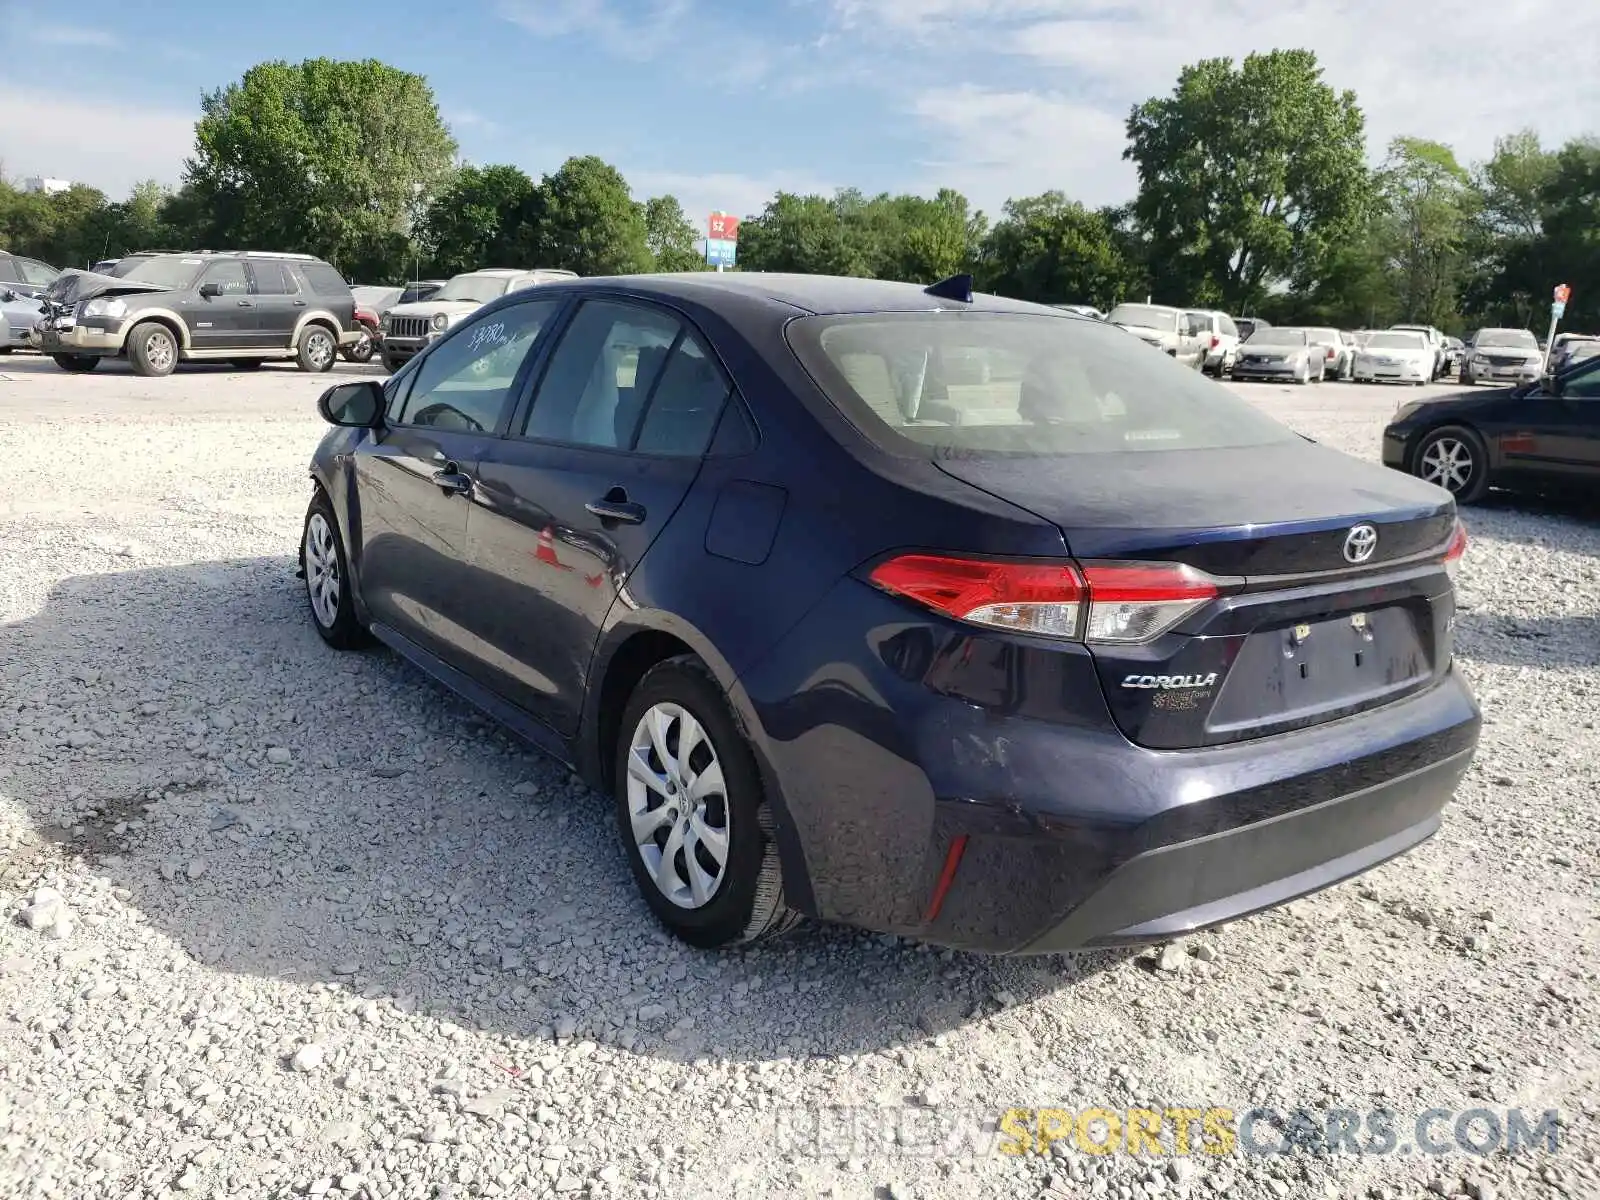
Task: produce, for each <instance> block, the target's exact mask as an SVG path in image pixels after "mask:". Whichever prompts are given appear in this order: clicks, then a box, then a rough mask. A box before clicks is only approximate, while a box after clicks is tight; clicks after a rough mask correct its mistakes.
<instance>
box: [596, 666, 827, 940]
mask: <svg viewBox="0 0 1600 1200" xmlns="http://www.w3.org/2000/svg"><path fill="white" fill-rule="evenodd" d="M686 722H692V725H690V724H686ZM696 730H697V731H698V736H697V735H696ZM685 735H687V736H688V738H689V741H690V747H689V753H688V755H687V757H686V759H680V757H679V756H680V755H681V754H682V749H683V744H684V741H683V739H684V736H685ZM613 761H614V776H613V780H612V791H613V794H614V799H615V807H616V814H617V831H618V835H619V836H620V837H621V839H622V844H623V849H624V852H625V853H626V854H627V857H628V866H629V868H630V869H631V870H632V871H633V877H634V882H635V883H637V884H638V887H639V892H640V894H641V895H642V896H643V897H644V900H645V903H646V904H648V905H649V906H650V909H651V911H652V912H654V913H655V915H656V917H657V919H658V920H660V922H661V923H662V924H663V925H664V926H666V928H667V929H668V930H670V931H671V932H672V933H673V934H675V935H676V936H677V937H679V938H681V939H682V940H683V941H685V942H687V943H689V944H690V945H691V946H697V947H699V948H701V949H704V950H713V949H718V948H720V947H723V946H733V945H738V944H741V943H746V942H754V941H757V940H760V939H762V938H767V937H771V936H774V935H776V934H779V933H783V932H784V931H786V930H787V929H789V928H790V927H791V926H793V925H794V924H795V923H796V922H797V921H798V920H799V919H800V918H799V914H798V913H796V912H795V911H794V910H793V909H791V908H789V906H788V905H787V904H786V903H785V902H784V893H783V871H782V867H781V865H780V863H779V861H778V846H777V843H776V842H775V841H774V840H773V830H772V815H771V809H770V807H769V806H768V804H767V800H766V795H765V790H764V789H763V787H762V783H761V772H760V770H759V769H758V768H757V766H756V759H755V754H754V752H753V751H752V750H751V748H750V744H749V742H747V741H746V740H745V737H744V735H743V734H742V733H741V732H740V731H739V727H738V725H737V723H736V722H735V720H734V718H733V713H732V711H731V709H730V708H729V706H728V701H727V699H726V698H725V697H724V695H723V692H722V688H721V687H720V686H718V684H717V681H716V680H715V679H714V678H713V677H712V675H711V673H710V671H708V670H707V669H706V666H705V664H704V663H702V662H701V661H700V660H699V659H698V658H694V657H692V656H684V657H680V658H672V659H668V660H667V661H665V662H662V663H659V664H657V665H656V666H655V667H652V668H651V669H650V670H649V671H648V672H647V673H646V674H645V676H644V678H643V679H641V680H640V681H639V685H638V687H636V688H635V689H634V691H633V695H632V696H631V697H630V698H629V699H628V704H627V707H626V708H625V709H624V711H623V714H622V722H621V724H620V726H619V727H618V733H617V744H616V747H615V755H614V760H613ZM713 772H714V774H713ZM647 780H649V782H647ZM697 787H704V788H705V790H704V791H703V792H701V793H700V794H698V795H696V794H695V789H696V788H697ZM685 796H687V797H690V800H689V802H688V803H685V804H679V803H678V800H679V799H680V798H682V797H685ZM668 813H672V814H675V815H674V816H670V817H669V816H668V815H667V814H668ZM636 831H637V832H636ZM718 841H720V842H721V845H722V858H721V864H720V868H718V869H717V871H716V873H713V870H712V868H714V867H717V854H716V848H717V843H718ZM669 848H670V849H671V850H672V853H671V855H670V856H664V855H663V853H662V852H663V850H665V849H669ZM702 851H704V854H703V855H702V853H701V852H702ZM691 855H692V856H693V857H690V856H691ZM652 856H653V859H654V861H651V857H652ZM680 861H681V862H682V864H683V865H682V866H679V865H678V864H679V862H680ZM658 879H660V880H661V882H657V880H658ZM669 892H670V894H669Z"/></svg>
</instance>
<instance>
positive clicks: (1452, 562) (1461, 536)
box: [1444, 517, 1467, 579]
mask: <svg viewBox="0 0 1600 1200" xmlns="http://www.w3.org/2000/svg"><path fill="white" fill-rule="evenodd" d="M1466 552H1467V527H1466V526H1465V525H1463V524H1462V523H1461V518H1460V517H1457V518H1456V527H1455V529H1454V530H1453V531H1451V534H1450V544H1449V545H1448V546H1446V547H1445V548H1444V569H1445V574H1447V575H1449V576H1450V578H1451V579H1454V578H1455V577H1456V570H1457V569H1458V568H1459V567H1460V566H1461V556H1462V555H1464V554H1465V553H1466Z"/></svg>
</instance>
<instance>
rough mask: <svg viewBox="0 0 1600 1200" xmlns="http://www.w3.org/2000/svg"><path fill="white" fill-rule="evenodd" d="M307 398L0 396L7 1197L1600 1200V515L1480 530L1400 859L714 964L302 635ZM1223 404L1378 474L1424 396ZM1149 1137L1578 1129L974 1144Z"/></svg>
mask: <svg viewBox="0 0 1600 1200" xmlns="http://www.w3.org/2000/svg"><path fill="white" fill-rule="evenodd" d="M340 370H341V371H342V372H356V371H361V370H363V369H361V368H353V367H341V368H340ZM325 382H326V381H317V380H311V379H308V378H306V377H305V376H303V375H300V374H298V373H296V372H293V371H290V370H283V369H277V368H270V367H269V368H267V369H266V370H264V371H261V372H258V373H255V374H251V375H240V374H235V373H229V372H226V371H217V372H210V371H207V372H187V373H184V374H181V375H178V376H175V377H173V378H170V379H165V380H140V379H136V378H135V377H133V376H132V375H130V374H128V373H127V372H126V371H125V370H118V369H111V370H103V371H101V372H97V373H96V374H94V375H91V376H85V377H67V376H64V375H61V374H60V373H58V372H56V371H55V370H54V369H53V368H52V367H51V366H50V365H49V364H47V363H42V362H40V361H39V360H37V359H29V358H24V357H21V356H14V357H12V358H10V359H6V360H0V444H3V445H4V446H5V447H6V449H7V451H8V455H7V457H8V461H9V462H10V463H11V466H10V468H9V469H8V470H7V471H6V472H5V473H4V475H3V476H0V910H3V911H4V913H5V919H4V920H3V921H0V1195H5V1196H7V1197H17V1198H19V1200H20V1198H23V1197H36V1196H54V1197H129V1198H136V1197H146V1196H166V1195H171V1194H176V1193H180V1192H181V1193H186V1194H190V1195H194V1196H239V1197H252V1198H254V1197H277V1196H288V1195H301V1194H307V1193H309V1194H311V1195H314V1196H315V1195H323V1194H326V1195H329V1196H333V1197H339V1198H341V1200H342V1198H346V1197H357V1198H359V1197H380V1196H381V1197H388V1196H396V1197H413V1196H478V1195H486V1196H487V1195H495V1196H544V1195H574V1196H590V1197H601V1196H637V1195H643V1196H653V1197H663V1198H667V1197H671V1198H677V1197H697V1196H719V1197H725V1196H729V1195H736V1196H741V1197H743V1196H752V1197H754V1196H788V1195H794V1196H815V1195H835V1196H848V1197H890V1196H892V1197H896V1198H903V1197H906V1196H917V1197H919V1198H922V1197H927V1198H932V1197H952V1198H954V1197H987V1196H994V1197H1002V1196H1004V1197H1011V1196H1036V1195H1048V1196H1059V1197H1069V1196H1108V1197H1122V1198H1128V1197H1144V1196H1155V1195H1170V1196H1196V1197H1206V1196H1210V1195H1217V1196H1230V1197H1233V1196H1237V1197H1243V1198H1245V1200H1251V1198H1254V1197H1279V1196H1291V1197H1299V1196H1312V1197H1319V1196H1324V1195H1326V1196H1368V1195H1371V1196H1391V1197H1401V1196H1420V1195H1432V1194H1445V1195H1468V1196H1473V1197H1478V1198H1480V1200H1481V1198H1483V1197H1488V1196H1498V1197H1510V1196H1572V1197H1587V1196H1596V1195H1600V1165H1597V1164H1600V1140H1597V1137H1596V1133H1595V1129H1594V1120H1595V1117H1596V1115H1597V1109H1596V1104H1597V1100H1596V1097H1597V1092H1600V1089H1597V1087H1596V1079H1597V1070H1600V1022H1597V1020H1596V1013H1597V1005H1596V995H1597V990H1600V984H1597V971H1600V924H1597V916H1600V903H1597V897H1600V821H1597V820H1596V814H1597V809H1600V800H1597V795H1600V786H1597V785H1600V754H1597V751H1600V737H1597V734H1596V732H1595V709H1596V704H1597V701H1600V621H1597V615H1600V525H1597V523H1596V521H1595V520H1594V518H1593V515H1592V514H1587V513H1583V512H1573V511H1566V510H1563V509H1558V508H1552V507H1549V506H1529V505H1519V504H1512V503H1509V502H1504V501H1501V502H1496V503H1492V504H1490V505H1488V506H1486V507H1483V508H1478V509H1474V510H1471V512H1470V513H1469V514H1468V521H1469V527H1470V530H1471V534H1472V538H1473V542H1472V546H1471V549H1470V550H1469V552H1468V557H1467V560H1466V563H1465V565H1464V568H1463V571H1462V576H1461V590H1462V602H1463V613H1462V617H1461V620H1460V632H1459V643H1458V645H1459V655H1460V659H1461V663H1462V666H1463V668H1464V669H1465V670H1466V671H1467V673H1468V674H1469V675H1470V676H1471V678H1472V681H1473V683H1474V685H1475V686H1476V688H1477V691H1478V696H1479V698H1480V700H1481V702H1482V704H1483V707H1484V710H1485V715H1486V720H1487V725H1486V727H1485V729H1484V740H1483V746H1482V750H1481V752H1480V755H1479V758H1478V760H1477V764H1476V766H1475V767H1474V768H1473V770H1472V772H1471V774H1470V776H1469V777H1468V778H1467V780H1466V782H1465V783H1464V785H1463V786H1462V788H1461V790H1460V793H1459V795H1458V798H1457V802H1456V804H1455V805H1454V807H1453V808H1452V809H1451V810H1450V813H1449V817H1448V820H1447V822H1446V825H1445V827H1444V829H1443V831H1442V832H1441V833H1440V834H1439V835H1438V836H1437V837H1436V838H1434V839H1433V840H1432V841H1431V842H1430V843H1428V844H1427V845H1425V846H1424V847H1422V848H1420V849H1419V850H1418V851H1417V852H1415V853H1413V854H1412V855H1410V856H1408V857H1406V858H1404V859H1403V860H1401V861H1399V862H1396V863H1392V864H1390V865H1388V866H1385V867H1383V868H1381V869H1379V870H1377V871H1375V872H1373V873H1371V874H1370V875H1368V876H1366V877H1364V878H1363V879H1362V880H1360V881H1357V882H1354V883H1351V884H1347V885H1344V886H1341V887H1338V888H1335V889H1333V890H1331V891H1329V892H1326V893H1323V894H1321V895H1319V896H1316V897H1314V898H1311V899H1309V900H1306V901H1302V902H1300V903H1297V904H1295V905H1293V906H1291V907H1290V908H1288V909H1286V910H1280V911H1276V912H1273V913H1270V914H1267V915H1263V916H1259V917H1255V918H1252V919H1250V920H1246V921H1242V922H1240V923H1238V924H1236V925H1233V926H1231V927H1229V928H1227V929H1224V930H1222V931H1220V932H1216V933H1213V934H1208V935H1206V936H1204V937H1202V938H1199V939H1195V940H1194V941H1193V942H1191V943H1189V944H1187V945H1184V946H1180V947H1176V948H1170V949H1168V950H1166V951H1165V952H1163V953H1161V954H1159V955H1157V954H1145V955H1141V956H1139V957H1137V958H1122V959H1111V958H1107V957H1087V958H1077V959H1075V958H1066V957H1063V958H1047V959H1028V960H996V959H986V958H980V957H971V956H965V955H954V954H950V953H945V952H939V951H932V950H929V949H927V948H925V947H922V946H918V945H914V944H907V943H903V942H900V941H897V940H894V939H886V938H877V937H871V936H867V935H862V934H857V933H853V932H850V931H845V930H838V929H823V928H809V929H805V930H802V931H800V932H799V933H797V934H796V935H794V936H791V937H790V938H788V939H787V940H785V941H783V942H781V943H778V944H775V945H771V946H767V947H763V948H760V949H757V950H754V951H752V952H748V953H743V954H733V955H727V956H723V957H713V956H707V955H703V954H699V953H696V952H693V951H690V950H688V949H686V948H684V947H682V946H680V945H678V944H676V943H674V942H672V941H670V940H668V939H667V938H666V937H665V936H663V935H662V934H661V933H660V932H658V930H657V929H656V928H655V927H654V926H653V924H652V922H651V920H650V919H649V917H648V914H647V912H646V910H645V909H644V907H643V905H642V903H641V902H640V901H639V900H638V899H637V897H636V895H635V893H634V891H633V887H632V883H631V880H630V879H629V878H628V875H627V871H626V866H625V864H624V862H623V860H622V857H621V855H620V853H619V852H618V849H617V846H616V844H615V840H614V836H613V832H612V826H611V820H610V814H609V809H608V806H607V805H606V804H605V803H603V802H602V801H601V800H600V799H599V798H597V797H595V796H594V795H592V794H590V793H588V792H587V791H585V790H584V789H583V788H581V787H580V786H577V785H576V784H575V782H574V781H573V780H571V779H570V778H569V777H567V776H566V774H565V773H564V772H562V771H560V770H558V769H556V768H555V767H554V766H553V765H552V764H550V763H549V762H548V761H547V760H544V759H542V758H540V757H539V756H538V755H537V754H535V753H533V752H531V751H529V750H528V749H526V748H525V747H523V746H522V745H520V744H519V743H517V742H516V741H514V740H513V739H512V738H510V737H509V736H508V735H506V734H504V733H502V732H501V731H499V730H498V729H497V728H494V727H492V726H490V725H488V724H486V723H485V722H484V721H483V720H481V719H479V718H478V717H477V716H476V715H475V714H474V713H473V712H472V711H471V710H469V709H468V708H467V707H465V706H464V705H463V704H461V703H460V702H458V701H456V700H454V699H453V698H451V697H450V696H448V695H446V694H445V693H443V692H442V691H441V690H439V689H438V688H436V687H434V686H433V685H431V684H430V683H428V682H426V681H425V680H424V679H423V678H422V677H421V676H420V675H418V674H417V673H416V672H414V671H412V670H409V669H407V668H405V667H404V666H402V665H401V664H400V663H399V662H398V661H397V660H396V659H395V658H394V657H393V656H392V655H390V654H388V653H386V652H383V651H373V652H370V653H367V654H362V655H345V656H340V655H336V654H332V653H330V652H328V651H327V650H325V649H324V648H323V646H322V645H321V643H320V642H319V641H318V639H317V637H316V635H315V634H314V633H313V632H312V629H311V627H310V625H309V623H308V621H307V618H306V616H305V614H304V612H303V600H302V597H301V593H300V591H299V590H298V583H297V581H296V580H295V579H294V577H293V568H294V563H293V554H294V549H295V544H296V539H297V537H298V533H299V529H300V521H301V518H302V514H303V512H304V507H305V503H306V499H307V495H308V488H307V483H306V478H305V465H306V462H307V459H308V456H309V454H310V452H311V449H312V446H313V444H314V443H315V441H316V439H317V437H318V436H319V433H320V426H319V424H318V422H317V420H316V417H315V415H314V410H313V406H312V401H313V399H314V397H315V396H316V394H317V392H318V391H319V390H320V388H321V387H322V386H323V384H324V383H325ZM1241 390H1242V391H1243V394H1245V395H1247V396H1249V397H1250V398H1251V399H1252V400H1254V401H1256V402H1257V403H1259V404H1261V405H1262V406H1263V407H1264V408H1266V409H1268V410H1269V411H1272V412H1274V413H1276V414H1277V415H1279V416H1281V417H1282V418H1283V419H1285V420H1286V421H1288V422H1289V423H1290V424H1292V425H1294V426H1295V427H1296V428H1298V429H1300V430H1302V431H1304V432H1306V433H1309V434H1312V435H1314V436H1318V437H1320V438H1323V439H1325V440H1327V441H1329V442H1330V443H1332V444H1334V445H1337V446H1339V447H1340V448H1341V449H1344V450H1347V451H1349V452H1350V453H1353V454H1358V455H1363V456H1372V455H1374V454H1375V453H1376V450H1377V436H1378V431H1379V429H1380V427H1381V425H1382V423H1383V421H1384V419H1385V418H1386V417H1387V416H1388V414H1389V413H1390V412H1391V411H1392V410H1393V407H1394V404H1395V403H1396V401H1397V400H1398V399H1402V398H1410V397H1411V396H1414V395H1416V394H1417V393H1416V392H1414V391H1407V392H1405V393H1403V394H1402V393H1398V392H1393V391H1386V390H1382V389H1378V388H1366V387H1356V386H1353V385H1335V384H1328V385H1325V386H1323V387H1320V388H1298V389H1290V388H1280V387H1277V386H1271V385H1256V386H1247V387H1243V388H1241ZM1436 390H1437V389H1436ZM1288 486H1292V481H1291V482H1290V483H1289V484H1288ZM1141 1104H1149V1105H1150V1106H1152V1107H1155V1108H1165V1107H1193V1108H1200V1109H1205V1108H1210V1107H1218V1106H1220V1107H1228V1108H1232V1109H1234V1110H1236V1111H1238V1112H1241V1113H1242V1112H1243V1111H1244V1110H1246V1109H1249V1108H1251V1107H1253V1106H1270V1107H1273V1108H1275V1109H1276V1110H1278V1111H1282V1112H1287V1111H1289V1110H1291V1109H1296V1108H1305V1109H1308V1110H1317V1111H1321V1110H1326V1109H1329V1108H1347V1109H1352V1110H1359V1111H1365V1110H1369V1109H1373V1108H1389V1109H1393V1110H1395V1111H1396V1112H1397V1113H1399V1114H1400V1116H1401V1121H1400V1124H1401V1129H1402V1133H1408V1132H1409V1130H1410V1127H1411V1126H1410V1122H1411V1120H1412V1118H1413V1117H1415V1116H1416V1115H1417V1114H1419V1113H1421V1112H1423V1111H1425V1110H1427V1109H1430V1108H1442V1109H1449V1110H1452V1111H1458V1110H1465V1109H1471V1108H1474V1107H1489V1108H1492V1109H1498V1110H1501V1111H1503V1110H1504V1109H1505V1108H1508V1107H1513V1106H1522V1107H1526V1108H1529V1109H1532V1110H1534V1111H1535V1112H1539V1111H1543V1110H1545V1109H1550V1108H1557V1109H1560V1110H1561V1112H1562V1114H1563V1121H1564V1124H1563V1125H1562V1126H1561V1127H1560V1129H1559V1137H1560V1149H1559V1151H1558V1153H1556V1154H1553V1155H1552V1154H1547V1153H1541V1154H1537V1155H1530V1154H1524V1155H1522V1156H1518V1157H1515V1158H1512V1157H1507V1156H1505V1155H1503V1154H1494V1155H1488V1156H1475V1155H1471V1154H1465V1153H1460V1152H1457V1153H1453V1154H1451V1155H1448V1156H1444V1157H1431V1156H1425V1155H1419V1154H1415V1153H1413V1154H1410V1155H1402V1154H1394V1155H1389V1156H1373V1155H1365V1156H1353V1155H1341V1156H1335V1157H1328V1156H1317V1155H1310V1154H1305V1153H1297V1154H1292V1155H1277V1156H1260V1155H1247V1154H1234V1155H1226V1156H1208V1155H1197V1156H1190V1157H1188V1158H1185V1159H1183V1160H1182V1161H1179V1160H1177V1159H1176V1158H1173V1157H1170V1156H1168V1157H1159V1158H1158V1157H1153V1156H1148V1155H1146V1156H1143V1157H1130V1156H1127V1155H1116V1156H1110V1157H1101V1156H1096V1155H1092V1154H1086V1153H1083V1152H1082V1151H1081V1150H1078V1149H1074V1148H1071V1143H1070V1140H1069V1141H1067V1142H1058V1143H1056V1145H1055V1147H1054V1152H1053V1153H1050V1154H1044V1155H1040V1154H1028V1155H1022V1156H1016V1155H1007V1154H1004V1153H999V1152H997V1150H998V1148H999V1147H998V1146H997V1145H995V1144H994V1143H993V1142H992V1140H991V1141H986V1140H985V1139H984V1137H983V1133H982V1128H981V1121H982V1120H984V1119H985V1118H987V1119H989V1120H991V1121H992V1120H993V1119H995V1118H996V1117H997V1116H998V1115H999V1113H1000V1112H1001V1111H1002V1110H1005V1109H1007V1108H1011V1107H1019V1108H1028V1109H1038V1108H1047V1107H1048V1108H1066V1109H1070V1110H1081V1109H1084V1108H1086V1107H1089V1106H1100V1107H1104V1108H1108V1109H1112V1110H1126V1109H1128V1108H1130V1107H1135V1106H1139V1105H1141ZM852 1122H853V1123H852ZM1440 1128H1442V1129H1444V1130H1446V1131H1448V1128H1449V1126H1448V1123H1447V1124H1445V1125H1444V1126H1441V1127H1440ZM851 1130H854V1131H855V1132H854V1134H853V1135H852V1133H851V1132H850V1131H851ZM895 1130H898V1131H899V1132H898V1134H897V1135H895V1136H896V1137H897V1138H898V1140H897V1141H896V1140H885V1138H884V1136H883V1135H884V1132H885V1131H888V1132H889V1133H890V1134H894V1131H895ZM952 1132H953V1136H952V1137H951V1140H950V1141H949V1143H948V1144H947V1145H945V1146H944V1148H943V1152H940V1153H931V1152H930V1145H931V1143H932V1142H933V1141H936V1140H938V1139H939V1138H943V1137H944V1136H945V1135H947V1134H952ZM1409 1140H1410V1139H1409V1137H1404V1136H1403V1137H1401V1138H1400V1141H1401V1142H1402V1143H1405V1142H1409Z"/></svg>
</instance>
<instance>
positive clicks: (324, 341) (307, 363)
mask: <svg viewBox="0 0 1600 1200" xmlns="http://www.w3.org/2000/svg"><path fill="white" fill-rule="evenodd" d="M338 357H339V343H338V341H337V339H335V338H334V336H333V334H332V332H330V331H329V329H328V327H327V326H326V325H307V326H306V327H305V328H304V329H302V330H301V331H300V340H299V341H298V342H297V343H295V348H294V360H295V363H296V364H297V365H298V366H299V367H300V369H301V370H302V371H310V372H312V373H313V374H318V375H320V374H321V373H322V372H324V371H331V370H333V364H334V361H335V360H336V359H337V358H338Z"/></svg>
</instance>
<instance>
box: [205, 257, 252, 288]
mask: <svg viewBox="0 0 1600 1200" xmlns="http://www.w3.org/2000/svg"><path fill="white" fill-rule="evenodd" d="M208 283H214V284H216V285H217V286H219V287H220V288H221V289H222V294H223V295H224V296H243V295H245V294H247V293H248V292H249V291H250V277H249V275H247V274H246V273H245V268H244V263H243V262H241V261H239V260H238V259H224V260H223V261H221V262H214V263H212V264H211V265H210V266H209V267H207V268H206V270H205V274H203V275H202V276H200V286H201V287H204V286H205V285H206V284H208Z"/></svg>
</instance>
